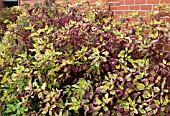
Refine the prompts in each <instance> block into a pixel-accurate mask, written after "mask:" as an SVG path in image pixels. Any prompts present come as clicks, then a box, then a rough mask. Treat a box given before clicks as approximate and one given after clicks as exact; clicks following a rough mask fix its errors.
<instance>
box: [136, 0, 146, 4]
mask: <svg viewBox="0 0 170 116" xmlns="http://www.w3.org/2000/svg"><path fill="white" fill-rule="evenodd" d="M135 4H146V0H136V2H135Z"/></svg>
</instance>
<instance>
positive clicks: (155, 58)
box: [0, 1, 170, 116]
mask: <svg viewBox="0 0 170 116" xmlns="http://www.w3.org/2000/svg"><path fill="white" fill-rule="evenodd" d="M131 16H132V17H136V18H137V19H138V22H130V21H129V18H130V16H129V17H128V18H127V17H124V18H122V19H121V20H120V21H116V20H115V19H114V18H113V17H112V16H111V15H109V14H105V12H104V11H101V10H100V9H97V8H96V9H93V8H92V7H91V6H90V5H88V4H86V3H84V4H83V3H79V4H76V5H71V4H65V5H60V4H57V3H55V2H47V1H46V2H44V3H41V4H39V5H35V6H34V7H33V8H31V9H29V10H28V12H27V14H26V13H24V14H23V15H22V16H20V17H19V20H18V21H17V22H16V24H13V25H12V26H11V27H9V29H8V31H7V32H6V33H5V36H4V38H3V41H2V43H1V44H0V47H1V50H0V51H1V52H0V56H1V57H0V69H1V70H0V74H1V75H0V79H1V82H0V87H1V89H0V94H1V97H0V101H1V102H0V103H1V104H2V105H1V106H2V108H1V109H2V111H1V112H2V115H12V114H17V115H57V116H61V115H73V116H74V115H80V116H82V115H101V116H102V115H137V114H138V115H166V114H169V105H170V104H169V100H170V99H169V98H170V94H169V89H170V88H169V87H170V84H169V82H170V79H169V76H170V69H169V65H170V59H169V53H164V52H163V51H162V47H163V46H164V45H165V44H166V43H167V42H169V40H168V39H169V38H168V35H169V31H170V25H169V23H165V22H164V21H163V20H159V21H156V20H154V19H153V20H152V19H151V21H150V22H149V23H148V22H145V21H144V20H143V19H142V18H140V17H139V16H138V14H137V13H134V14H132V15H131Z"/></svg>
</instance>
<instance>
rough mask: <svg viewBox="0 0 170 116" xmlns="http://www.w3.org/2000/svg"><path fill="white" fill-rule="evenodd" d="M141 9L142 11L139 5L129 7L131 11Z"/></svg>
mask: <svg viewBox="0 0 170 116" xmlns="http://www.w3.org/2000/svg"><path fill="white" fill-rule="evenodd" d="M139 9H140V6H139V5H135V6H129V10H139Z"/></svg>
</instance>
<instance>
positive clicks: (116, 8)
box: [110, 6, 119, 10]
mask: <svg viewBox="0 0 170 116" xmlns="http://www.w3.org/2000/svg"><path fill="white" fill-rule="evenodd" d="M118 8H119V7H114V6H113V7H112V6H111V7H110V10H118Z"/></svg>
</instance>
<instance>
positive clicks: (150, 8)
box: [141, 5, 153, 10]
mask: <svg viewBox="0 0 170 116" xmlns="http://www.w3.org/2000/svg"><path fill="white" fill-rule="evenodd" d="M152 9H153V8H152V5H141V10H152Z"/></svg>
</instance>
